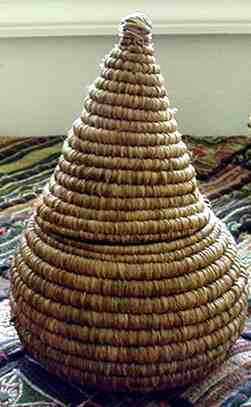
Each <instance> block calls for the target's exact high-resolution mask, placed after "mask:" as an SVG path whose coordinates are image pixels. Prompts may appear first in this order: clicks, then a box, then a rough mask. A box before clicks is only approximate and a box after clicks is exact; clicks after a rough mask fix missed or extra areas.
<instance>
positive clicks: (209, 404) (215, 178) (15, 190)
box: [0, 136, 251, 407]
mask: <svg viewBox="0 0 251 407" xmlns="http://www.w3.org/2000/svg"><path fill="white" fill-rule="evenodd" d="M184 140H185V141H186V142H187V144H188V146H189V147H190V149H191V151H192V157H193V158H192V159H193V163H194V166H195V168H196V171H197V178H198V181H199V183H200V188H201V191H202V193H203V195H204V196H205V198H206V199H208V200H209V201H210V204H211V207H212V208H213V210H214V211H215V213H216V214H217V215H218V216H219V217H220V218H221V219H223V220H224V221H225V222H226V224H227V226H228V228H229V230H230V231H231V233H232V234H233V235H234V236H235V238H236V240H237V244H238V247H239V252H240V255H241V258H242V260H243V262H244V263H245V265H246V267H247V269H248V270H249V271H250V272H251V139H249V138H248V137H236V138H230V139H227V140H221V139H217V140H212V139H210V140H209V139H206V140H203V141H201V140H196V139H192V138H191V137H189V136H184ZM62 141H63V137H54V138H41V139H25V140H12V141H11V142H8V143H5V144H3V145H2V146H1V145H0V198H1V199H0V299H1V301H0V406H1V407H2V406H6V407H7V406H8V407H10V406H11V407H12V406H13V407H14V406H17V407H21V406H22V407H33V406H34V407H35V406H36V407H45V406H46V407H52V406H53V407H57V406H68V407H77V406H81V407H89V406H90V407H91V406H93V407H94V406H95V405H96V406H97V405H98V406H102V407H119V406H120V407H129V406H130V407H131V406H137V407H170V406H177V407H182V406H183V407H185V406H194V407H220V406H221V407H237V406H245V407H251V313H250V318H249V319H248V320H247V323H246V328H245V331H244V333H243V335H242V338H241V339H239V340H238V341H237V343H236V345H235V346H234V348H233V350H232V353H231V357H230V359H229V360H228V361H227V362H226V363H225V364H223V365H222V366H221V367H220V368H219V369H217V371H214V372H212V374H211V375H210V376H209V377H208V378H207V379H205V380H204V381H203V382H201V383H199V384H195V385H194V386H190V387H189V388H188V389H179V390H177V392H176V393H169V392H168V391H167V392H162V393H158V394H148V395H144V396H142V395H139V394H116V393H111V392H99V391H97V392H93V391H90V390H88V389H78V388H76V387H73V386H70V385H69V384H66V383H64V382H63V381H61V380H60V379H58V378H56V377H55V376H53V375H51V374H49V373H47V371H46V370H45V369H44V368H43V367H42V366H40V365H38V364H37V363H36V362H35V361H33V360H31V359H30V358H29V356H28V355H26V354H25V353H24V352H23V350H22V346H21V344H20V342H19V340H18V337H17V335H16V331H15V329H14V327H13V326H12V325H11V323H10V315H9V312H10V310H9V302H8V291H9V269H10V264H11V258H12V256H13V253H14V251H15V248H16V246H17V244H18V241H19V239H20V235H21V233H22V231H23V229H24V227H25V224H26V222H27V220H28V218H29V216H30V215H31V213H32V211H33V207H34V205H35V201H36V198H37V197H38V195H39V194H40V193H41V191H42V189H43V187H44V185H45V183H46V182H47V181H48V178H49V177H50V175H51V174H52V172H53V170H54V168H55V166H56V163H57V159H58V157H59V155H60V150H61V147H62ZM250 275H251V273H250ZM250 281H251V278H250ZM249 302H250V308H251V298H250V300H249Z"/></svg>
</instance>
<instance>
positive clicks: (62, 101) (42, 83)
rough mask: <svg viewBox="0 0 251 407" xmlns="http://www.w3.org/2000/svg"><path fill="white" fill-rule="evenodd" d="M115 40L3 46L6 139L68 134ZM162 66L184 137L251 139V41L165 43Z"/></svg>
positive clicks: (0, 100) (160, 50)
mask: <svg viewBox="0 0 251 407" xmlns="http://www.w3.org/2000/svg"><path fill="white" fill-rule="evenodd" d="M114 41H115V37H110V36H99V37H93V36H92V37H87V36H84V37H58V38H56V37H43V38H6V39H5V38H2V39H0V119H1V120H0V136H6V135H14V136H45V135H56V134H63V133H65V132H66V130H67V129H68V128H69V127H70V125H71V123H72V121H73V120H74V119H75V118H76V117H77V115H78V114H79V112H80V110H81V104H82V100H83V97H84V96H85V94H86V91H87V86H88V85H89V84H91V83H92V81H93V80H94V79H95V78H96V76H97V73H98V69H99V63H100V61H101V59H102V58H103V56H104V55H105V54H106V53H107V52H108V51H109V50H110V49H111V47H112V46H113V44H114ZM155 49H156V54H157V59H158V61H159V63H160V65H161V69H162V74H163V76H164V77H165V79H166V81H167V89H168V90H169V95H170V99H171V102H172V104H173V105H174V106H176V107H178V109H179V111H178V114H177V119H178V122H179V128H180V130H181V131H182V132H185V133H190V134H193V135H195V136H229V135H235V134H244V133H248V130H247V126H246V123H247V118H248V114H249V113H250V112H251V36H250V35H232V34H230V35H186V36H184V35H170V36H167V35H161V36H156V37H155Z"/></svg>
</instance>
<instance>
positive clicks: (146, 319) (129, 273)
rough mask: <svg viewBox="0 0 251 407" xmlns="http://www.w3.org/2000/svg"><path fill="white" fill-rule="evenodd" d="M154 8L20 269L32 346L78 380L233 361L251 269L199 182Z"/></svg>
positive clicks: (88, 111)
mask: <svg viewBox="0 0 251 407" xmlns="http://www.w3.org/2000/svg"><path fill="white" fill-rule="evenodd" d="M174 113H175V111H174V109H171V108H170V105H169V99H168V96H167V91H166V88H165V86H164V82H163V79H162V76H161V74H160V68H159V66H158V65H157V64H156V62H155V57H154V49H153V45H152V40H151V21H150V20H149V18H148V17H145V16H143V15H141V14H139V13H138V14H134V15H130V16H129V17H127V18H126V19H124V20H123V21H122V23H121V30H120V40H119V43H118V44H117V45H116V46H115V47H114V48H113V49H112V51H111V52H110V53H109V55H107V56H106V57H105V59H104V62H103V66H102V68H101V73H100V76H99V77H98V78H97V80H96V81H95V82H94V84H93V85H92V86H91V87H90V89H89V92H88V96H87V98H86V99H85V102H84V109H83V111H82V114H81V117H80V118H79V119H78V120H76V121H75V123H74V124H73V126H72V128H71V130H70V131H69V135H68V137H67V140H66V141H65V143H64V147H63V151H62V155H61V158H60V159H59V162H58V165H57V167H56V169H55V172H54V174H53V176H52V177H51V179H50V182H49V184H48V185H47V187H46V188H45V190H44V192H43V194H42V197H41V201H40V203H39V205H38V207H37V209H36V212H35V214H34V216H33V218H32V219H31V220H30V222H29V224H28V227H27V228H26V230H25V233H24V235H23V238H22V242H21V244H20V247H19V249H18V250H17V253H16V256H15V259H14V262H13V268H12V296H13V308H14V309H15V314H16V327H17V331H18V333H19V335H20V338H21V340H22V342H23V344H24V347H25V348H26V350H27V351H28V352H29V353H30V354H31V355H33V357H35V358H36V359H37V360H38V361H40V362H42V363H43V364H44V365H45V366H46V367H47V368H48V369H49V370H50V371H52V372H54V373H56V374H57V375H60V376H63V377H66V378H67V379H68V380H71V381H72V382H76V383H78V384H83V385H93V386H99V387H103V388H109V389H111V388H113V389H127V390H128V389H129V390H140V391H149V390H160V389H163V388H171V387H176V386H181V385H187V384H189V383H192V382H194V381H196V380H198V379H201V378H202V377H203V376H205V375H208V373H209V372H211V371H212V369H214V368H215V367H216V366H217V365H219V364H220V363H222V362H223V361H224V360H225V359H226V358H227V355H228V353H229V350H230V349H231V346H232V345H233V343H234V342H235V341H236V339H237V338H238V337H239V335H240V332H241V330H242V328H243V324H244V320H245V317H246V308H247V281H246V274H245V270H244V269H243V268H242V266H241V263H240V261H239V259H238V255H237V249H236V245H235V242H234V240H233V238H232V237H231V235H230V233H229V232H228V231H227V229H226V227H225V226H224V224H223V223H222V222H221V221H220V220H219V219H217V218H216V217H215V215H214V214H213V212H212V211H211V209H210V208H209V206H208V204H207V203H206V202H205V201H204V199H203V197H202V195H201V194H200V192H199V190H198V187H197V182H196V178H195V170H194V168H193V166H192V164H191V159H190V154H189V151H188V150H187V147H186V145H185V144H184V143H183V142H182V138H181V135H180V134H179V133H178V131H177V124H176V120H175V118H174Z"/></svg>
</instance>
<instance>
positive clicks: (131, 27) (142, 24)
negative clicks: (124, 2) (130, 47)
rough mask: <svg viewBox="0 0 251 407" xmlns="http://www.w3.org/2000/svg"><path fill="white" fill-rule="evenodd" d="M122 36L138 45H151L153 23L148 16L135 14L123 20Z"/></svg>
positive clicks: (121, 25)
mask: <svg viewBox="0 0 251 407" xmlns="http://www.w3.org/2000/svg"><path fill="white" fill-rule="evenodd" d="M120 36H121V37H122V39H126V38H127V39H130V40H132V41H135V42H137V43H140V44H143V43H149V42H151V39H152V21H151V19H150V17H148V16H147V15H145V14H143V13H140V12H135V13H131V14H129V15H128V16H127V17H125V18H123V19H122V20H121V23H120Z"/></svg>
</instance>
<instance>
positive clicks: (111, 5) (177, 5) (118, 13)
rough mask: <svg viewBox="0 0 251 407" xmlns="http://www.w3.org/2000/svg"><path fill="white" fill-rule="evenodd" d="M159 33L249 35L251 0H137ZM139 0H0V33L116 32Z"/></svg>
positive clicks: (37, 34)
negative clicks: (119, 24)
mask: <svg viewBox="0 0 251 407" xmlns="http://www.w3.org/2000/svg"><path fill="white" fill-rule="evenodd" d="M136 5H137V8H139V9H140V11H143V12H145V13H147V14H149V15H150V16H151V17H152V19H153V23H154V33H155V34H231V33H232V34H251V2H250V1H249V0H239V1H236V0H221V1H219V0H204V1H201V0H189V1H188V0H169V1H166V0H155V1H150V0H138V1H137V2H136ZM133 11H135V1H134V0H127V1H126V2H122V1H119V0H118V1H114V0H107V1H105V2H104V1H103V2H102V1H101V0H92V1H83V0H74V1H70V0H61V1H55V0H54V1H53V0H52V1H51V0H50V1H49V0H43V1H42V0H36V1H34V0H12V1H3V0H0V37H2V38H9V37H12V38H13V37H46V36H82V35H83V36H85V35H95V36H96V35H114V34H116V33H117V26H118V23H119V21H120V20H121V18H122V17H124V16H125V15H127V14H128V13H130V12H133Z"/></svg>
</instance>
